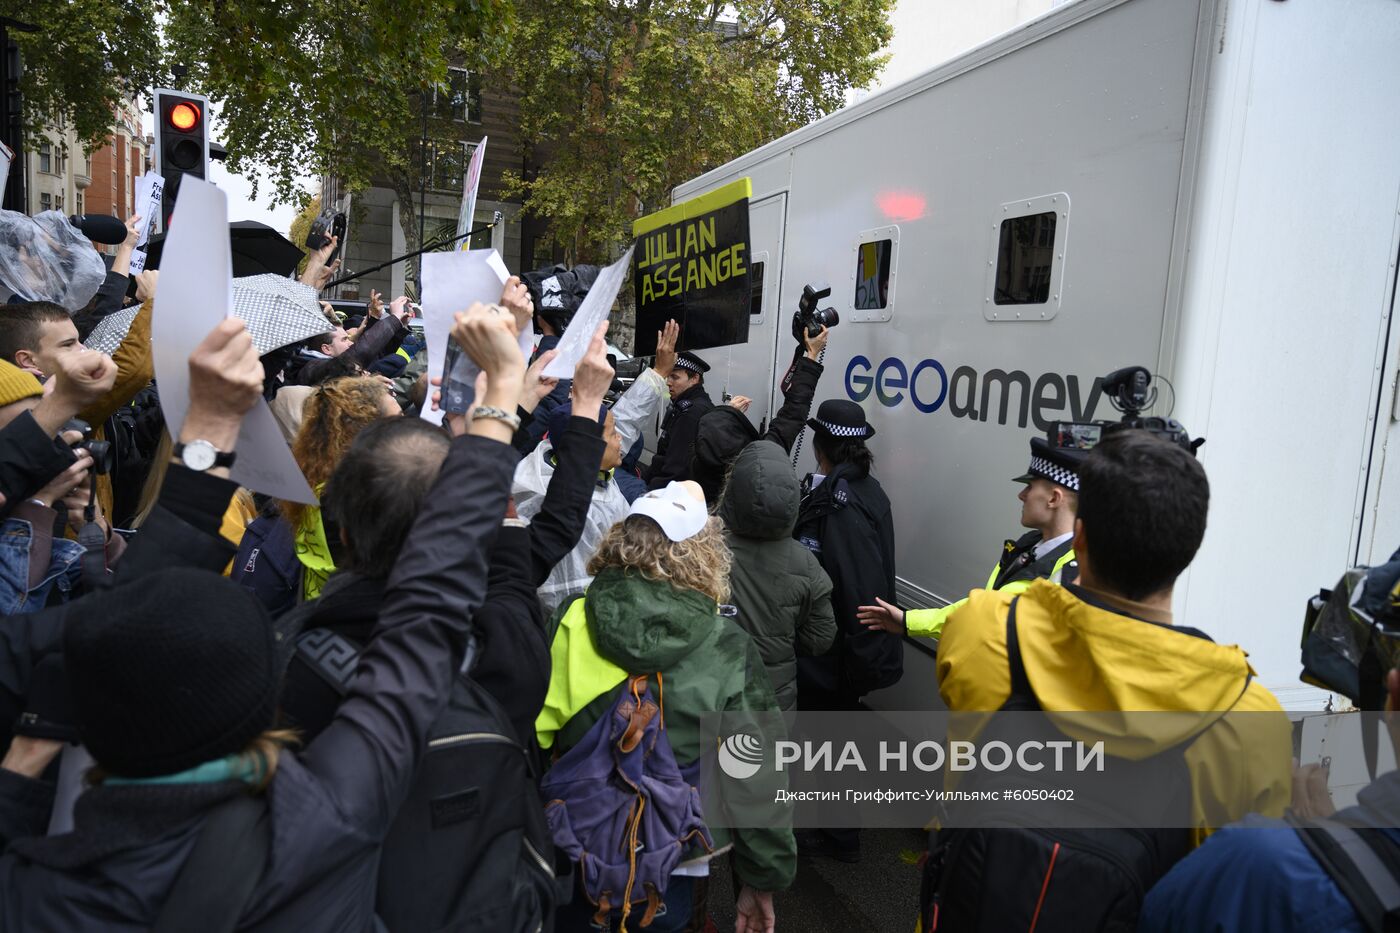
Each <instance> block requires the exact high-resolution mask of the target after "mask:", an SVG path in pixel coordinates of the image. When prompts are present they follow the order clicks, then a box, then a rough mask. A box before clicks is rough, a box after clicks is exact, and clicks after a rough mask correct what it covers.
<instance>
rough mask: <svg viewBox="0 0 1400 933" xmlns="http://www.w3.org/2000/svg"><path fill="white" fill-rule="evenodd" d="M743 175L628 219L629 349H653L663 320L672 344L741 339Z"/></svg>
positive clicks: (745, 235) (744, 310)
mask: <svg viewBox="0 0 1400 933" xmlns="http://www.w3.org/2000/svg"><path fill="white" fill-rule="evenodd" d="M752 191H753V185H752V184H751V183H750V181H749V179H747V178H742V179H740V180H739V181H736V182H733V183H731V184H728V185H725V186H724V187H723V188H720V189H718V190H716V191H711V192H710V193H709V194H704V195H701V196H700V197H698V198H694V199H692V200H689V201H685V202H683V203H681V204H677V205H675V206H674V207H670V208H667V209H666V210H664V211H660V212H659V213H656V214H650V215H648V216H646V217H643V218H641V219H639V220H638V221H636V222H635V223H634V224H633V225H632V234H633V236H635V237H637V244H636V247H635V252H634V253H633V258H634V260H635V265H634V267H633V286H634V288H635V290H636V298H637V348H636V350H637V354H638V355H639V356H648V355H650V354H652V353H654V352H656V333H657V331H659V330H661V329H662V327H664V326H665V324H666V322H667V321H668V320H671V319H674V320H676V321H677V322H678V323H679V324H680V326H681V335H680V341H679V342H678V344H677V346H678V348H679V349H683V350H703V349H705V348H706V347H724V346H730V345H732V344H736V343H744V342H746V341H747V340H748V339H749V298H750V291H749V196H750V195H751V194H752Z"/></svg>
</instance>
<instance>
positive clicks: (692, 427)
mask: <svg viewBox="0 0 1400 933" xmlns="http://www.w3.org/2000/svg"><path fill="white" fill-rule="evenodd" d="M714 407H715V403H714V402H712V401H710V397H709V396H708V395H706V394H705V387H704V386H703V385H697V386H693V387H692V388H690V389H689V390H688V391H686V392H685V394H683V395H682V396H681V397H680V398H678V399H676V400H675V401H673V402H671V407H670V408H668V409H666V417H665V418H664V419H662V421H661V437H660V438H659V439H658V440H657V442H656V456H655V457H654V458H653V459H652V461H651V466H650V467H649V468H648V469H647V473H646V481H647V488H649V489H660V488H662V487H663V486H665V485H666V484H667V483H669V482H672V481H673V480H686V479H690V478H691V477H690V461H691V458H692V457H693V456H694V453H695V436H696V434H697V433H698V432H699V430H700V419H701V418H703V417H704V416H705V413H706V412H708V411H711V410H712V409H713V408H714Z"/></svg>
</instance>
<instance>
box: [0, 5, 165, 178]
mask: <svg viewBox="0 0 1400 933" xmlns="http://www.w3.org/2000/svg"><path fill="white" fill-rule="evenodd" d="M161 7H162V2H161V0H123V2H120V3H113V2H111V0H0V16H5V17H8V18H11V19H15V20H19V21H20V22H23V23H27V24H30V25H34V26H38V27H39V30H38V31H37V32H24V31H22V30H19V29H11V30H10V38H11V39H12V40H14V42H15V43H16V44H17V45H18V46H19V50H20V57H21V59H22V63H23V75H22V76H21V78H20V92H21V93H22V94H23V95H24V107H23V112H22V114H21V120H22V122H23V125H24V137H25V140H26V141H27V142H28V143H29V144H31V145H38V144H39V142H40V141H41V139H42V137H43V131H44V129H45V128H46V127H56V126H60V125H71V126H72V127H73V128H74V129H75V130H76V132H77V136H78V139H79V140H80V141H81V142H82V144H83V146H84V147H85V148H86V149H87V150H88V151H92V150H94V149H96V148H98V147H99V146H101V145H102V143H103V142H104V141H105V140H106V139H107V138H108V137H109V136H111V135H112V119H113V116H112V115H113V113H114V112H115V110H116V109H117V107H118V106H119V105H120V104H121V103H122V101H124V100H130V99H131V97H132V95H133V94H146V93H147V92H148V91H149V89H150V88H151V87H153V86H154V84H155V82H156V80H157V78H158V77H159V76H161V74H162V70H161V49H160V42H159V38H158V31H157V25H156V14H157V12H158V11H159V10H160V9H161Z"/></svg>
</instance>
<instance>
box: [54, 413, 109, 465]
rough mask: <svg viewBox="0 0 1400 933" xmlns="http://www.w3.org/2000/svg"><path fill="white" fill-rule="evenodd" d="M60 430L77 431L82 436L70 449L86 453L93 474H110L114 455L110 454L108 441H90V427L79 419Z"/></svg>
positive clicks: (73, 420) (74, 419) (70, 421)
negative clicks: (89, 459) (90, 458)
mask: <svg viewBox="0 0 1400 933" xmlns="http://www.w3.org/2000/svg"><path fill="white" fill-rule="evenodd" d="M61 430H62V431H63V432H65V433H66V432H68V431H77V432H78V433H79V434H81V435H82V437H80V438H78V439H77V440H76V441H74V442H73V443H72V445H71V447H72V448H73V449H74V450H86V451H87V452H88V456H90V457H92V472H93V473H95V474H97V475H99V476H102V475H106V474H108V473H110V472H112V467H114V466H115V465H116V454H115V453H113V452H112V444H111V442H110V441H94V440H92V425H90V424H88V423H87V422H86V421H83V420H82V419H81V418H73V419H70V420H69V421H68V422H67V423H66V424H64V425H63V427H62V429H61Z"/></svg>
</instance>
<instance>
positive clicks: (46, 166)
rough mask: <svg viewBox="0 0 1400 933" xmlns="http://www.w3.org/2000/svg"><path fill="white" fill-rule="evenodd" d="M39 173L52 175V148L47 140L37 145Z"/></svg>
mask: <svg viewBox="0 0 1400 933" xmlns="http://www.w3.org/2000/svg"><path fill="white" fill-rule="evenodd" d="M39 171H41V172H47V173H48V174H50V175H52V174H53V146H51V145H49V143H48V140H45V141H44V142H41V143H40V144H39Z"/></svg>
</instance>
